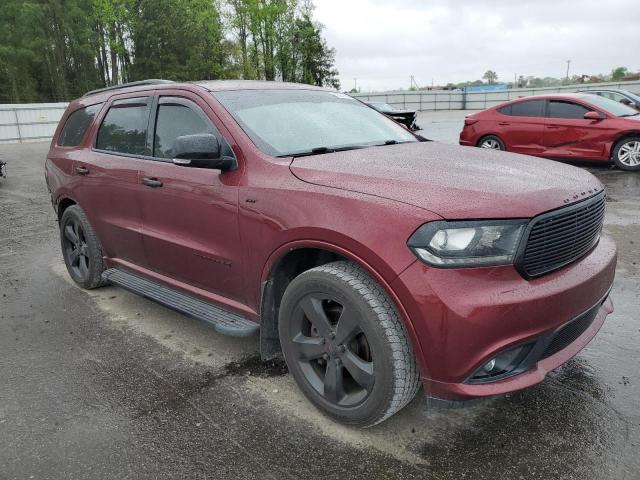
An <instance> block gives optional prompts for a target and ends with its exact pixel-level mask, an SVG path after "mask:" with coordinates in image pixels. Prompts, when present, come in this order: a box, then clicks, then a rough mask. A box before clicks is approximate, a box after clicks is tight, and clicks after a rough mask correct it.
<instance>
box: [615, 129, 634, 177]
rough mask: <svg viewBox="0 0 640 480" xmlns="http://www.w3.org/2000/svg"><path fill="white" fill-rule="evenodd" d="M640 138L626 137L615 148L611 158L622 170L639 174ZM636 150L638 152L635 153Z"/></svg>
mask: <svg viewBox="0 0 640 480" xmlns="http://www.w3.org/2000/svg"><path fill="white" fill-rule="evenodd" d="M638 148H640V136H638V135H636V136H633V137H626V138H623V139H622V140H620V141H619V142H618V143H616V146H615V147H613V153H612V154H611V158H612V160H613V163H615V164H616V167H618V168H619V169H620V170H627V171H631V172H637V171H638V170H640V151H637V149H638ZM634 150H636V151H634Z"/></svg>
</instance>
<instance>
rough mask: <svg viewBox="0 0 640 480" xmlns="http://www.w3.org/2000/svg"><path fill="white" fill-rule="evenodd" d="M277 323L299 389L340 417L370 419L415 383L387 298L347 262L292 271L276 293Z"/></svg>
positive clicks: (398, 402) (406, 397)
mask: <svg viewBox="0 0 640 480" xmlns="http://www.w3.org/2000/svg"><path fill="white" fill-rule="evenodd" d="M279 329H280V342H281V345H282V350H283V353H284V356H285V360H286V362H287V365H288V366H289V370H290V371H291V374H292V376H293V378H294V379H295V381H296V382H297V383H298V385H299V387H300V388H301V389H302V391H303V392H304V394H305V395H306V396H307V397H308V398H309V399H310V400H311V402H312V403H313V404H314V405H315V406H316V407H318V408H319V409H320V410H321V411H322V412H323V413H325V414H327V415H329V416H331V417H333V418H334V419H336V420H338V421H340V422H342V423H346V424H352V425H359V426H365V427H366V426H372V425H375V424H377V423H379V422H381V421H383V420H385V419H386V418H388V417H390V416H391V415H393V414H394V413H396V412H397V411H398V410H400V409H401V408H402V407H404V406H405V405H406V404H407V403H409V401H411V399H412V398H413V397H414V396H415V394H416V392H417V390H418V388H419V385H420V382H419V374H418V368H417V365H416V360H415V357H414V354H413V351H412V349H411V345H410V344H409V341H408V338H407V334H406V331H405V329H404V326H403V324H402V322H401V320H400V318H399V316H398V313H397V311H396V309H395V307H394V305H393V303H392V302H391V300H390V299H389V298H388V296H387V295H386V293H385V292H384V291H383V290H382V288H381V287H380V286H379V285H378V284H377V283H376V282H375V281H374V280H373V279H372V278H371V277H370V276H369V275H368V274H367V273H366V272H364V271H363V270H362V269H361V268H360V267H358V266H357V265H355V264H352V263H350V262H345V261H340V262H333V263H329V264H327V265H323V266H320V267H316V268H313V269H311V270H308V271H306V272H304V273H302V274H301V275H299V276H298V277H296V278H295V279H294V280H293V281H292V282H291V283H290V284H289V286H288V287H287V290H286V291H285V293H284V296H283V299H282V303H281V306H280V318H279Z"/></svg>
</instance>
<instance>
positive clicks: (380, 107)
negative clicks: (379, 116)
mask: <svg viewBox="0 0 640 480" xmlns="http://www.w3.org/2000/svg"><path fill="white" fill-rule="evenodd" d="M369 105H371V106H372V107H373V108H375V109H376V110H385V111H388V112H393V111H394V110H395V108H393V107H392V106H391V105H389V104H388V103H380V102H371V103H369Z"/></svg>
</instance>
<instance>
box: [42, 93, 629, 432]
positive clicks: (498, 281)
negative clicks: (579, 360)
mask: <svg viewBox="0 0 640 480" xmlns="http://www.w3.org/2000/svg"><path fill="white" fill-rule="evenodd" d="M46 178H47V183H48V186H49V189H50V191H51V196H52V201H53V206H54V208H55V210H56V212H57V214H58V218H59V222H60V240H61V243H62V251H63V255H64V259H65V262H66V265H67V268H68V270H69V274H70V275H71V277H72V278H73V279H74V280H75V282H76V283H77V284H79V285H80V286H82V287H83V288H88V289H90V288H95V287H99V286H101V285H104V284H106V283H111V284H115V285H119V286H121V287H124V288H126V289H128V290H131V291H133V292H136V293H138V294H140V295H143V296H145V297H148V298H150V299H152V300H155V301H157V302H160V303H162V304H164V305H166V306H168V307H170V308H173V309H175V310H177V311H178V312H181V313H183V314H186V315H189V316H191V317H194V318H197V319H200V320H203V321H205V322H208V323H209V324H211V325H212V326H213V328H215V329H216V330H217V331H219V332H221V333H224V334H228V335H236V336H244V335H252V334H254V333H255V332H258V331H259V332H260V345H261V353H262V355H263V357H264V358H269V357H273V356H275V355H278V354H279V353H280V352H282V354H283V355H284V358H285V360H286V362H287V365H288V366H289V370H290V372H291V374H292V375H293V377H294V378H295V380H296V382H297V383H298V385H299V386H300V388H301V389H302V391H303V392H304V394H305V395H306V396H307V397H308V398H309V399H310V400H311V401H312V402H313V403H314V404H315V405H316V406H317V407H318V408H319V409H320V410H322V411H323V412H325V413H326V414H328V415H330V416H331V417H333V418H335V419H337V420H339V421H341V422H345V423H350V424H357V425H363V426H369V425H374V424H376V423H378V422H381V421H382V420H384V419H386V418H388V417H389V416H391V415H393V414H394V413H395V412H397V411H398V410H400V409H401V408H402V407H403V406H405V405H406V404H407V403H408V402H409V401H410V400H411V399H412V398H413V397H414V395H415V394H416V392H417V391H418V389H419V386H420V385H421V384H422V385H424V388H425V391H426V394H427V395H428V396H429V397H431V398H432V399H435V402H436V403H443V404H447V405H450V404H457V403H458V402H459V401H461V400H468V399H472V398H476V397H486V396H491V395H496V394H502V393H505V392H511V391H514V390H518V389H521V388H524V387H527V386H530V385H533V384H535V383H538V382H540V381H542V380H543V378H544V377H545V375H546V374H547V372H549V371H550V370H552V369H554V368H556V367H558V366H559V365H561V364H562V363H564V362H566V361H567V360H568V359H569V358H571V357H572V356H574V355H575V354H576V353H577V352H578V351H580V350H581V349H582V348H583V347H584V346H585V345H586V344H587V343H589V341H590V340H591V339H592V338H593V337H594V335H595V334H596V332H597V331H598V329H599V328H600V327H601V326H602V324H603V322H604V320H605V317H606V316H607V315H608V314H609V313H610V312H611V311H612V309H613V307H612V303H611V301H610V300H609V299H608V295H609V291H610V288H611V284H612V282H613V276H614V270H615V264H616V247H615V245H614V243H613V241H612V240H611V238H610V237H609V236H607V235H606V234H604V233H602V224H603V217H604V210H605V194H604V191H603V186H602V185H601V184H600V182H599V181H598V180H597V179H596V178H595V177H593V176H592V175H591V174H589V173H587V172H585V171H583V170H580V169H578V168H575V167H571V166H567V165H562V164H557V163H553V162H549V161H546V160H542V159H537V158H532V157H526V156H521V155H514V154H509V153H502V152H494V151H491V150H481V149H473V150H471V149H465V148H462V147H458V146H447V145H443V144H440V143H435V142H425V141H420V139H418V138H417V137H415V136H414V135H413V134H412V133H410V132H408V131H407V130H406V129H404V128H402V127H401V126H399V125H398V124H396V123H394V122H393V121H392V120H390V119H388V118H387V117H385V116H384V115H382V114H380V113H378V112H376V111H375V110H373V109H371V108H369V107H367V106H365V105H364V104H362V103H360V102H359V101H357V100H355V99H353V98H351V97H348V96H346V95H343V94H340V93H337V92H334V91H329V90H325V89H321V88H315V87H310V86H306V85H293V84H284V83H274V82H240V81H218V82H202V83H169V82H164V81H145V82H139V83H138V84H136V85H131V84H129V85H126V86H121V87H117V88H109V89H104V90H101V91H95V92H90V93H89V94H87V95H85V96H84V97H82V98H80V99H79V100H76V101H74V102H72V103H71V104H70V105H69V108H68V109H67V111H66V113H65V115H64V116H63V118H62V120H61V121H60V125H59V126H58V129H57V131H56V133H55V136H54V139H53V142H52V143H51V149H50V151H49V155H48V157H47V162H46Z"/></svg>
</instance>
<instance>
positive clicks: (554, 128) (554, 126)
mask: <svg viewBox="0 0 640 480" xmlns="http://www.w3.org/2000/svg"><path fill="white" fill-rule="evenodd" d="M547 128H548V129H549V130H558V129H560V128H562V126H561V125H547Z"/></svg>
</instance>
